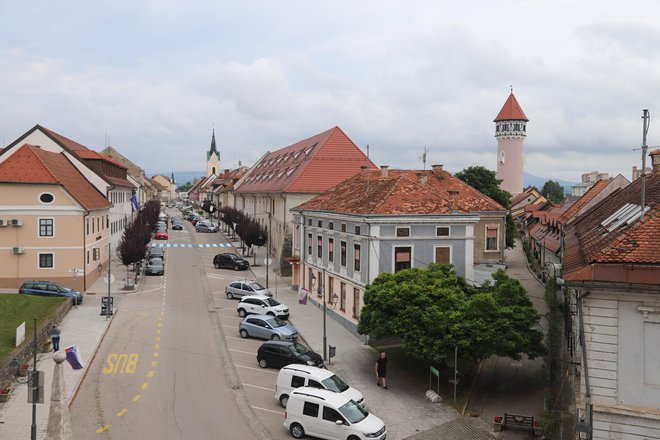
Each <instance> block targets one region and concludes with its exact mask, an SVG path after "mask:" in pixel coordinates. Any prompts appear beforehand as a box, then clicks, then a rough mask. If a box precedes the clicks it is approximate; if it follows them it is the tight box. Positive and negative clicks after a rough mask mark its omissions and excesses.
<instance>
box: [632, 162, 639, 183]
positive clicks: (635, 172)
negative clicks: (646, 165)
mask: <svg viewBox="0 0 660 440" xmlns="http://www.w3.org/2000/svg"><path fill="white" fill-rule="evenodd" d="M637 176H638V174H637V167H636V166H634V165H633V171H632V181H633V182H634V181H635V180H637Z"/></svg>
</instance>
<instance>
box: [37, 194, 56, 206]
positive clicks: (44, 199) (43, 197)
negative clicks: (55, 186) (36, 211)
mask: <svg viewBox="0 0 660 440" xmlns="http://www.w3.org/2000/svg"><path fill="white" fill-rule="evenodd" d="M53 200H55V197H53V195H52V194H51V193H42V194H39V201H40V202H41V203H46V204H49V203H53Z"/></svg>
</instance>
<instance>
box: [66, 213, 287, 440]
mask: <svg viewBox="0 0 660 440" xmlns="http://www.w3.org/2000/svg"><path fill="white" fill-rule="evenodd" d="M221 237H222V236H221V234H198V233H195V232H194V228H191V225H190V224H189V223H186V224H185V228H184V230H183V231H172V230H170V240H169V242H171V243H191V242H192V243H194V242H195V241H198V242H200V243H211V242H218V240H220V239H221ZM216 253H218V249H199V248H169V249H168V250H167V252H166V274H165V276H163V277H159V276H154V277H144V278H143V279H142V280H141V288H140V292H139V293H137V294H126V295H124V294H121V295H122V299H121V302H120V304H119V309H120V310H119V313H118V315H117V316H116V317H115V319H114V321H113V323H112V325H111V326H110V329H109V330H108V333H107V334H106V336H105V338H104V340H103V342H102V343H101V346H100V347H99V350H98V352H97V355H96V357H95V358H94V361H93V362H92V363H91V365H89V366H88V369H89V371H88V373H87V376H86V378H85V380H84V382H83V384H82V386H81V388H80V390H79V393H78V395H77V396H76V398H75V400H74V402H73V404H72V406H71V420H72V426H73V433H74V437H75V438H76V439H80V440H82V439H128V438H140V439H200V440H201V439H218V438H223V439H257V438H267V437H268V433H265V436H264V431H263V429H261V430H260V429H259V428H260V427H261V428H263V427H264V426H265V427H266V428H267V429H268V431H270V433H271V435H272V437H271V438H276V439H279V438H289V435H288V433H286V431H284V429H283V427H282V422H283V411H282V408H281V407H279V405H277V403H276V402H275V400H274V397H273V395H274V386H275V379H276V377H277V375H276V373H277V371H276V370H262V369H260V368H259V366H258V364H257V361H256V356H255V355H256V350H257V348H258V346H259V344H260V343H259V342H258V341H256V340H241V339H240V337H239V336H238V330H237V327H238V322H239V319H238V315H237V314H236V312H235V301H229V300H227V299H225V298H224V287H225V286H226V284H227V283H228V282H229V281H230V280H232V279H238V278H239V277H242V276H246V275H247V276H248V277H249V276H251V274H250V273H249V272H248V273H245V272H241V273H238V272H236V273H234V272H232V271H222V270H221V271H217V270H215V269H213V266H212V265H211V260H212V258H213V255H214V254H216ZM207 270H208V271H209V273H208V275H207V273H206V272H207ZM232 312H233V313H232ZM223 333H225V335H223ZM223 344H226V345H223ZM224 347H226V348H228V349H229V351H227V350H226V349H225V348H224ZM223 353H225V355H223ZM227 353H228V354H229V355H230V356H231V358H232V359H231V360H232V361H233V362H231V363H232V364H234V365H235V368H236V370H235V371H236V372H238V380H239V381H240V385H239V386H236V384H235V383H232V379H231V377H232V375H231V374H230V373H231V371H230V369H228V367H227V359H226V356H227ZM232 368H233V367H232ZM232 385H233V387H232ZM237 396H238V397H237ZM241 396H247V399H248V400H247V401H245V399H241ZM241 402H248V403H247V405H245V404H242V403H241ZM239 408H240V410H239ZM255 416H256V421H255V420H254V419H255ZM255 426H256V428H255ZM251 428H252V429H251Z"/></svg>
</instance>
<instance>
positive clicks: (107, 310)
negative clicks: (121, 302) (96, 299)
mask: <svg viewBox="0 0 660 440" xmlns="http://www.w3.org/2000/svg"><path fill="white" fill-rule="evenodd" d="M114 299H115V297H114V296H102V297H101V316H112V313H113V312H112V306H113V303H114Z"/></svg>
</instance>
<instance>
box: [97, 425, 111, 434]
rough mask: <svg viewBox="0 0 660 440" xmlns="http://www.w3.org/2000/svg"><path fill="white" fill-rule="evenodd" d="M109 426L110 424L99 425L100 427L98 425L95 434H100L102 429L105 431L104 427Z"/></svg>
mask: <svg viewBox="0 0 660 440" xmlns="http://www.w3.org/2000/svg"><path fill="white" fill-rule="evenodd" d="M109 427H110V425H101V427H100V428H99V429H97V430H96V433H97V434H100V433H102V432H103V431H105V430H106V429H108V428H109Z"/></svg>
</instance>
